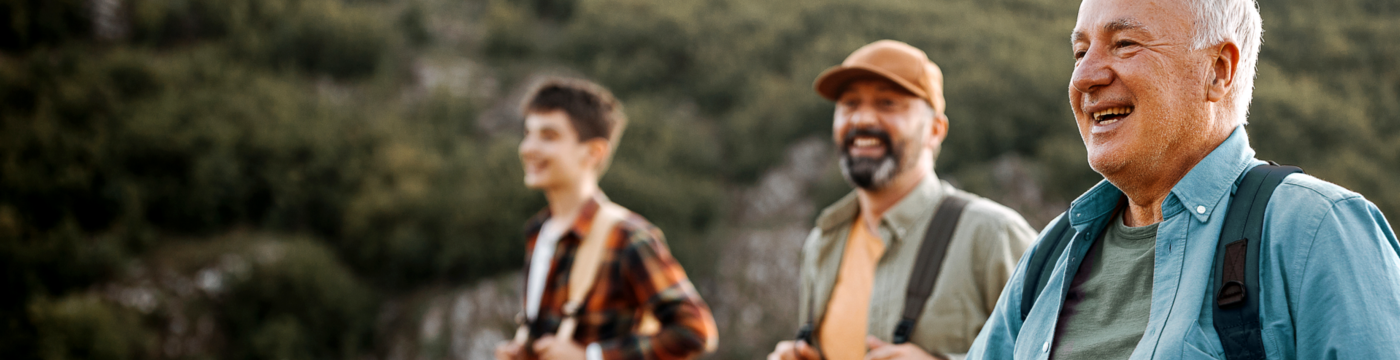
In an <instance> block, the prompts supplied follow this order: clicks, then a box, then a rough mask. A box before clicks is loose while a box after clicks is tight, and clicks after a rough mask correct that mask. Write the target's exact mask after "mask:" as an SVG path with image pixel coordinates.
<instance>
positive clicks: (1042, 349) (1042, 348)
mask: <svg viewBox="0 0 1400 360" xmlns="http://www.w3.org/2000/svg"><path fill="white" fill-rule="evenodd" d="M1040 352H1050V341H1048V340H1047V341H1045V345H1041V346H1040Z"/></svg>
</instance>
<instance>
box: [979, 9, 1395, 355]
mask: <svg viewBox="0 0 1400 360" xmlns="http://www.w3.org/2000/svg"><path fill="white" fill-rule="evenodd" d="M1262 32H1263V30H1262V26H1261V24H1260V17H1259V10H1258V7H1257V5H1256V4H1255V2H1254V1H1253V0H1212V1H1205V0H1185V1H1158V2H1152V1H1134V0H1085V1H1084V2H1083V3H1081V4H1080V7H1079V17H1078V20H1077V23H1076V25H1075V27H1074V32H1073V33H1072V34H1071V36H1070V39H1071V44H1072V45H1071V46H1072V48H1073V51H1074V52H1073V53H1074V59H1075V66H1074V73H1073V75H1072V76H1071V77H1070V83H1069V100H1070V108H1071V109H1072V110H1073V111H1074V118H1075V120H1076V123H1077V124H1078V126H1079V133H1080V136H1081V137H1082V138H1083V139H1084V146H1085V148H1086V149H1087V150H1088V154H1089V157H1088V160H1089V166H1090V167H1092V168H1093V169H1094V171H1097V172H1098V173H1100V174H1103V176H1104V179H1105V181H1103V182H1100V183H1099V184H1098V185H1097V186H1094V187H1093V188H1091V189H1089V191H1088V192H1086V193H1085V194H1084V195H1081V196H1080V197H1079V199H1078V200H1075V201H1074V202H1073V203H1072V204H1070V207H1069V210H1068V211H1066V212H1065V213H1064V214H1063V215H1061V216H1060V218H1058V219H1056V220H1055V221H1054V222H1052V223H1051V224H1050V226H1048V227H1047V229H1050V230H1047V231H1046V232H1045V233H1042V234H1041V240H1040V241H1039V242H1038V243H1037V245H1036V247H1035V248H1034V249H1033V250H1032V251H1031V253H1029V254H1027V256H1025V257H1024V258H1023V259H1022V261H1021V262H1020V264H1019V265H1017V270H1016V276H1014V277H1012V279H1011V282H1010V283H1009V284H1007V291H1004V292H1002V295H1001V299H1000V300H999V301H998V303H997V309H996V312H995V313H993V314H992V317H991V319H989V320H988V321H987V325H986V327H985V328H983V329H982V334H981V335H980V336H979V337H978V338H977V343H976V344H975V345H973V348H972V354H971V355H970V356H969V357H971V358H975V359H1013V358H1014V359H1128V358H1131V359H1204V358H1215V359H1219V358H1228V359H1397V358H1400V341H1397V339H1400V243H1398V242H1397V241H1396V238H1395V233H1394V232H1393V231H1392V229H1391V227H1390V224H1389V223H1387V222H1386V220H1385V217H1384V216H1382V215H1381V213H1380V211H1379V210H1378V209H1377V208H1376V206H1375V205H1374V204H1372V203H1371V202H1370V201H1367V200H1366V199H1365V198H1364V197H1362V196H1361V195H1360V194H1357V193H1355V192H1351V191H1349V190H1347V189H1344V188H1342V187H1341V186H1337V185H1335V184H1332V183H1328V182H1326V181H1322V180H1319V179H1317V178H1315V177H1312V176H1308V175H1306V174H1299V173H1292V171H1291V169H1287V168H1278V167H1273V166H1265V165H1264V162H1263V161H1260V160H1258V159H1255V158H1254V150H1253V149H1251V148H1250V145H1249V137H1248V134H1247V133H1246V132H1245V126H1244V124H1245V122H1246V111H1247V110H1248V107H1249V102H1250V97H1251V91H1252V89H1253V83H1254V74H1255V71H1254V70H1255V65H1256V64H1257V61H1258V58H1259V47H1260V45H1261V39H1260V36H1261V33H1262ZM1261 174H1268V175H1266V176H1260V175H1261ZM1251 179H1256V180H1254V181H1251ZM1266 183H1267V184H1270V185H1269V187H1268V189H1271V190H1269V191H1272V192H1271V193H1266V192H1264V189H1265V188H1266V187H1265V186H1264V185H1263V184H1266ZM1260 205H1264V206H1265V207H1263V208H1262V209H1260ZM1239 224H1245V225H1239ZM1055 249H1063V250H1061V251H1062V252H1061V251H1056V250H1055ZM1054 254H1059V255H1058V256H1057V255H1054ZM1032 259H1045V260H1047V261H1040V260H1032ZM1032 264H1034V265H1032ZM1232 264H1233V265H1232ZM1028 274H1038V275H1028Z"/></svg>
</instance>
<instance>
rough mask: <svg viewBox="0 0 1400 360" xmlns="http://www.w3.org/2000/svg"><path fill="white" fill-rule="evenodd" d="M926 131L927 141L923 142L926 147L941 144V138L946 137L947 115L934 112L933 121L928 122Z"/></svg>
mask: <svg viewBox="0 0 1400 360" xmlns="http://www.w3.org/2000/svg"><path fill="white" fill-rule="evenodd" d="M930 110H932V109H930ZM928 132H929V137H928V143H927V144H924V145H925V146H926V147H928V148H930V149H937V148H939V147H940V146H943V139H946V138H948V115H946V114H943V113H934V114H933V121H932V122H930V123H929V127H928Z"/></svg>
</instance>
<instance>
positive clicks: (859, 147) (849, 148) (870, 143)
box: [846, 135, 889, 157]
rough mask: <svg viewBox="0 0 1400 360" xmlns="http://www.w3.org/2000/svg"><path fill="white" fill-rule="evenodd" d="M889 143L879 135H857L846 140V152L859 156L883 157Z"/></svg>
mask: <svg viewBox="0 0 1400 360" xmlns="http://www.w3.org/2000/svg"><path fill="white" fill-rule="evenodd" d="M888 150H889V143H888V142H886V141H885V139H884V138H882V137H881V136H878V135H875V136H872V135H857V136H854V137H851V138H850V140H847V141H846V153H847V154H850V155H853V156H859V157H883V156H885V154H886V153H887V152H888Z"/></svg>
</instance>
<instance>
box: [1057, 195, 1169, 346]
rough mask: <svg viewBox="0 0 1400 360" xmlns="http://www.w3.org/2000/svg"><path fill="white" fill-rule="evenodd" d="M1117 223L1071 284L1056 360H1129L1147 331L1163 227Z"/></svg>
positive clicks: (1061, 319) (1059, 329) (1117, 219)
mask: <svg viewBox="0 0 1400 360" xmlns="http://www.w3.org/2000/svg"><path fill="white" fill-rule="evenodd" d="M1111 224H1112V225H1110V226H1109V230H1108V231H1105V232H1104V236H1103V238H1102V239H1099V241H1097V242H1095V243H1094V244H1093V245H1092V246H1091V247H1090V250H1089V254H1088V255H1087V256H1086V257H1085V259H1084V261H1083V262H1082V263H1081V264H1080V265H1079V272H1078V273H1077V274H1075V276H1074V280H1073V282H1071V283H1070V289H1069V293H1068V294H1067V295H1066V296H1065V302H1064V307H1062V308H1061V309H1060V315H1059V321H1058V322H1057V323H1056V325H1055V346H1054V352H1053V353H1052V354H1051V359H1057V360H1058V359H1127V358H1128V357H1129V356H1131V355H1132V354H1133V349H1135V348H1137V344H1138V341H1139V340H1141V339H1142V334H1143V332H1144V331H1145V330H1146V329H1147V318H1148V315H1149V313H1150V312H1151V310H1152V266H1153V258H1154V255H1155V254H1154V252H1155V247H1156V243H1157V224H1152V225H1147V226H1140V227H1128V226H1127V225H1124V224H1123V217H1122V215H1121V213H1120V214H1119V215H1117V216H1115V217H1114V219H1113V221H1112V222H1111Z"/></svg>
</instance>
